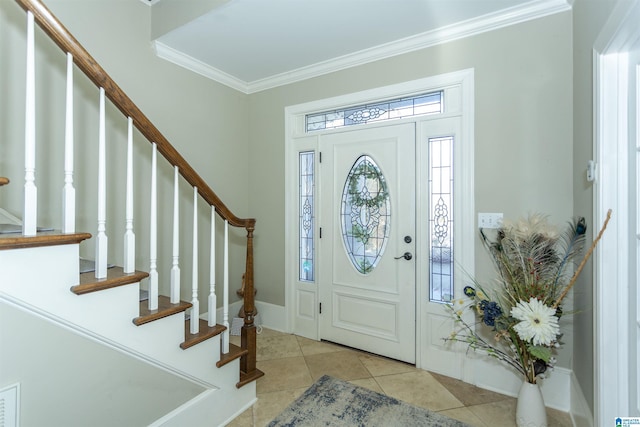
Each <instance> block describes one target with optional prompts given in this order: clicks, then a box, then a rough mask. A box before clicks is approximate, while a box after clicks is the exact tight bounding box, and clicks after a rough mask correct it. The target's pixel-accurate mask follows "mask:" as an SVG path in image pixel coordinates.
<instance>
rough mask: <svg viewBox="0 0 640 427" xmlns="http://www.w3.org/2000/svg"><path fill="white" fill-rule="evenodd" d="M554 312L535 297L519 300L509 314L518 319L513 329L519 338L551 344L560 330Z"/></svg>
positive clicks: (536, 342) (537, 343)
mask: <svg viewBox="0 0 640 427" xmlns="http://www.w3.org/2000/svg"><path fill="white" fill-rule="evenodd" d="M555 314H556V310H555V309H553V308H551V307H548V306H546V305H544V304H543V303H542V302H540V301H538V300H537V299H536V298H531V299H530V300H529V302H525V301H520V302H518V304H516V306H515V307H513V308H512V309H511V316H513V317H515V318H516V319H518V320H520V322H519V323H518V324H517V325H515V326H514V327H513V329H514V330H515V331H516V333H517V334H518V336H519V337H520V338H521V339H523V340H525V341H529V340H531V341H532V343H533V345H551V343H552V342H553V341H554V340H555V338H556V336H557V335H558V333H559V332H560V327H559V326H558V318H557V317H556V316H555Z"/></svg>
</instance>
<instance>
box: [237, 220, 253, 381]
mask: <svg viewBox="0 0 640 427" xmlns="http://www.w3.org/2000/svg"><path fill="white" fill-rule="evenodd" d="M255 223H256V222H255V220H254V219H252V220H250V221H249V223H248V224H247V227H246V228H247V264H246V272H245V282H244V285H245V288H244V325H243V326H242V331H241V345H242V348H243V349H247V350H249V352H248V353H247V354H246V355H244V356H242V358H241V359H240V370H242V372H244V373H245V374H252V373H253V372H255V370H256V353H257V344H256V325H255V324H254V323H253V321H254V317H253V312H254V309H255V297H254V291H253V289H254V288H253V230H255Z"/></svg>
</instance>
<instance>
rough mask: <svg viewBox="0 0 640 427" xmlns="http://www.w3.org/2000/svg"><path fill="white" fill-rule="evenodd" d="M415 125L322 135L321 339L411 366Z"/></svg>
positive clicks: (412, 358)
mask: <svg viewBox="0 0 640 427" xmlns="http://www.w3.org/2000/svg"><path fill="white" fill-rule="evenodd" d="M415 139H416V135H415V125H414V124H413V123H410V124H404V125H394V126H386V127H376V128H368V129H363V130H350V131H345V132H341V133H335V134H328V135H323V136H321V137H320V140H319V148H320V152H321V153H322V161H321V164H320V194H319V195H320V206H321V207H320V227H321V233H322V235H321V239H320V253H319V255H320V256H319V262H320V271H319V296H320V303H321V308H322V312H321V314H320V324H319V335H320V336H319V337H320V339H325V340H328V341H333V342H337V343H340V344H344V345H347V346H351V347H356V348H359V349H362V350H365V351H369V352H372V353H376V354H380V355H383V356H387V357H391V358H394V359H398V360H402V361H405V362H409V363H415V360H416V358H415V354H416V348H415V342H416V337H415V327H416V326H415V317H416V316H415V310H416V283H415V282H416V279H415V278H416V273H415V265H416V264H415V239H416V236H415V210H416V206H415V179H416V177H415Z"/></svg>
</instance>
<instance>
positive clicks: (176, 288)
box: [171, 166, 180, 304]
mask: <svg viewBox="0 0 640 427" xmlns="http://www.w3.org/2000/svg"><path fill="white" fill-rule="evenodd" d="M173 171H174V174H173V262H172V266H171V304H177V303H178V302H180V213H179V204H178V166H175V167H174V170H173Z"/></svg>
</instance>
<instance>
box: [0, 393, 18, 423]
mask: <svg viewBox="0 0 640 427" xmlns="http://www.w3.org/2000/svg"><path fill="white" fill-rule="evenodd" d="M19 388H20V386H19V384H14V385H12V386H9V387H6V388H4V389H2V390H0V427H17V426H18V396H19V393H18V390H19Z"/></svg>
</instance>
